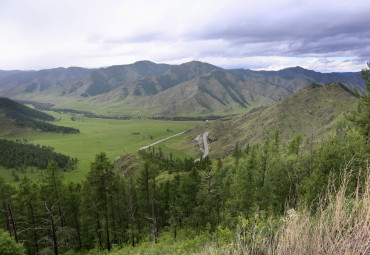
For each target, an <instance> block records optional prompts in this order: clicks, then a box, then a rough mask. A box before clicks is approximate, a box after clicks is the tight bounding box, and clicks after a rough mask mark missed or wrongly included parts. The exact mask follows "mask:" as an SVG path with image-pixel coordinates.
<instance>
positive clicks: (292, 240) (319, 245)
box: [201, 167, 370, 255]
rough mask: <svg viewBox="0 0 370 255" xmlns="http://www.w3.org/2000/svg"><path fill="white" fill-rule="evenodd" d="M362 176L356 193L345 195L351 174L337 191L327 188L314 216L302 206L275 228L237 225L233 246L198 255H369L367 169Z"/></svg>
mask: <svg viewBox="0 0 370 255" xmlns="http://www.w3.org/2000/svg"><path fill="white" fill-rule="evenodd" d="M365 176H366V178H365V181H364V182H363V183H362V184H360V181H358V185H357V189H356V191H355V192H354V193H353V194H347V193H346V192H347V191H348V190H347V187H348V181H349V178H350V174H346V175H345V176H344V177H343V181H342V184H341V186H340V187H339V189H335V188H334V187H333V186H332V187H329V189H328V193H327V194H326V195H325V197H323V198H322V199H321V200H320V202H319V204H318V209H317V210H316V211H315V212H314V213H313V212H312V210H311V208H310V207H308V206H304V207H303V208H301V209H299V210H294V209H289V210H287V211H286V213H285V216H284V217H283V218H282V219H281V220H279V221H278V223H277V224H276V223H275V224H270V225H269V224H265V225H264V226H263V227H259V226H258V225H253V226H252V228H249V229H246V228H245V226H244V224H239V230H238V231H237V237H236V239H235V241H234V243H233V244H228V245H224V246H221V247H220V246H217V245H216V244H215V243H209V244H208V245H206V246H205V247H204V248H203V250H202V251H201V254H254V255H265V254H266V255H267V254H274V255H275V254H277V255H280V254H281V255H286V254H294V255H296V254H304V255H317V254H335V255H346V254H353V255H354V254H356V255H360V254H363V255H370V168H369V167H368V168H367V169H366V173H365ZM360 191H361V192H360ZM276 226H278V227H276Z"/></svg>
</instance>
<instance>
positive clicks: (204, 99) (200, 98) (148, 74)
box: [0, 61, 364, 116]
mask: <svg viewBox="0 0 370 255" xmlns="http://www.w3.org/2000/svg"><path fill="white" fill-rule="evenodd" d="M4 72H5V73H4ZM12 72H13V73H11V74H8V75H6V71H1V72H0V96H7V97H11V98H14V99H19V100H31V101H37V102H46V103H54V104H58V105H62V106H63V107H64V108H75V109H83V110H87V109H90V108H93V109H94V111H97V112H98V113H99V111H100V113H102V112H110V113H112V114H114V115H127V114H139V115H140V114H141V115H170V116H180V115H184V116H185V115H199V114H200V115H210V114H221V115H225V114H232V113H238V112H243V111H245V110H248V109H251V108H255V107H259V106H263V105H270V104H272V103H274V102H276V101H278V100H280V99H281V98H284V97H286V96H288V95H291V94H293V93H295V92H297V91H298V90H300V89H302V88H304V87H306V86H308V85H309V84H311V83H317V84H321V85H324V84H327V83H333V82H340V83H343V84H345V85H346V86H347V87H349V88H350V89H353V88H357V89H358V90H360V91H361V90H363V89H364V81H363V80H362V79H361V73H360V72H358V73H320V72H315V71H311V70H306V69H304V68H301V67H293V68H286V69H283V70H280V71H252V70H247V69H231V70H227V69H222V68H220V67H217V66H213V65H211V64H208V63H203V62H199V61H192V62H188V63H184V64H181V65H167V64H156V63H153V62H150V61H139V62H136V63H134V64H130V65H118V66H110V67H106V68H99V69H84V68H78V67H71V68H56V69H49V70H40V71H12ZM97 106H99V107H97Z"/></svg>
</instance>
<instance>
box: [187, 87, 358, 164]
mask: <svg viewBox="0 0 370 255" xmlns="http://www.w3.org/2000/svg"><path fill="white" fill-rule="evenodd" d="M356 100H357V97H356V96H355V95H354V94H353V93H352V92H351V91H350V90H348V88H346V87H345V86H343V85H341V84H338V83H336V84H329V85H326V86H322V87H321V86H317V85H316V86H308V87H306V88H304V89H302V90H300V91H299V92H297V93H296V94H294V95H291V96H288V97H286V98H284V99H283V100H280V101H279V102H277V103H275V104H274V105H271V106H269V107H263V108H259V109H256V110H253V111H251V112H249V113H247V114H244V115H241V116H238V117H234V118H232V119H230V120H228V121H221V120H218V121H215V122H213V123H205V124H203V125H202V126H200V127H197V128H195V129H194V130H193V134H194V135H196V134H198V133H200V132H201V131H209V133H210V134H209V137H210V141H211V143H210V146H211V153H210V155H211V156H213V157H223V156H225V155H230V154H231V153H232V151H233V149H234V147H235V144H236V143H238V144H239V146H240V147H242V148H244V147H245V146H247V144H250V145H252V144H256V143H259V142H261V141H262V140H263V138H264V137H265V135H266V134H267V132H268V130H270V132H271V135H274V130H275V129H279V132H280V138H281V140H282V141H283V142H284V141H285V142H286V141H289V140H290V139H291V138H292V137H293V136H294V135H296V134H301V135H302V136H303V141H306V140H307V139H310V138H311V136H313V139H314V140H315V141H318V140H321V139H323V138H324V137H325V136H326V135H327V134H328V133H329V132H331V131H334V130H335V128H336V124H337V123H338V122H339V121H340V120H341V119H343V112H345V111H347V110H348V109H351V108H353V107H354V105H355V103H356Z"/></svg>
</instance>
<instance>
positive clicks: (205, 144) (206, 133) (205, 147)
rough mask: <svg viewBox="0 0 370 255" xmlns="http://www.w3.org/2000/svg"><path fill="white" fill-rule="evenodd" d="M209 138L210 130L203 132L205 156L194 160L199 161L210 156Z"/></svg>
mask: <svg viewBox="0 0 370 255" xmlns="http://www.w3.org/2000/svg"><path fill="white" fill-rule="evenodd" d="M207 138H208V132H204V133H203V147H204V153H203V156H202V157H200V158H198V159H196V160H194V162H198V161H200V160H201V159H203V158H205V157H207V156H208V153H209V145H208V141H207Z"/></svg>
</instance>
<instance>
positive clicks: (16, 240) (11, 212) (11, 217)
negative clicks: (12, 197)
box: [8, 204, 19, 243]
mask: <svg viewBox="0 0 370 255" xmlns="http://www.w3.org/2000/svg"><path fill="white" fill-rule="evenodd" d="M8 209H9V214H10V219H11V220H12V225H13V231H14V238H15V242H16V243H19V238H18V234H17V225H16V223H15V219H14V216H13V211H12V207H11V206H10V204H8Z"/></svg>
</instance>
